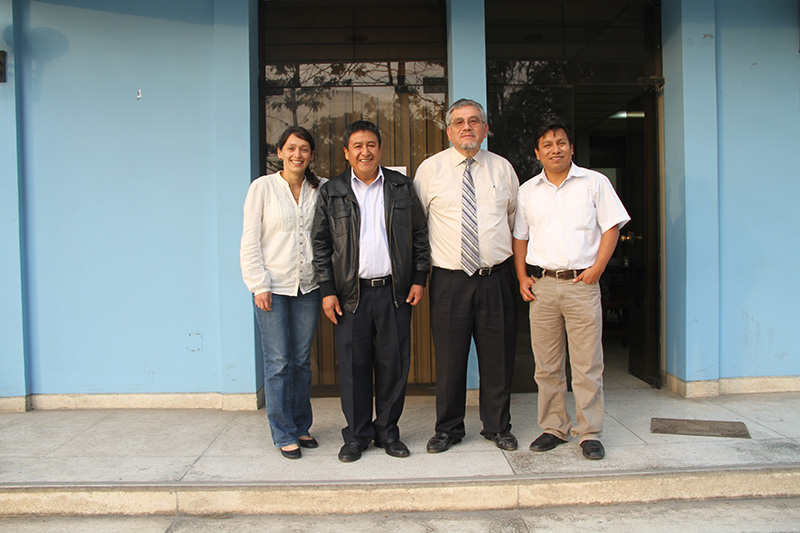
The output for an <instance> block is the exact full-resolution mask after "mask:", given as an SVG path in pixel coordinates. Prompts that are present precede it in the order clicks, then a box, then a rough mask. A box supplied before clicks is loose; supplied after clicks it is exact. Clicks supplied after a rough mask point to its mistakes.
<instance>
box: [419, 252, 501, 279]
mask: <svg viewBox="0 0 800 533" xmlns="http://www.w3.org/2000/svg"><path fill="white" fill-rule="evenodd" d="M511 261H512V259H511V258H510V257H509V258H508V259H506V260H505V261H503V262H502V263H497V264H496V265H494V266H490V267H486V268H479V269H478V270H476V271H475V274H473V275H474V276H491V275H492V274H494V273H495V272H500V271H501V270H503V269H504V268H505V267H507V266H508V265H510V264H511ZM434 268H438V269H439V270H444V271H445V272H450V273H452V274H464V275H465V276H466V275H467V273H466V272H464V271H463V270H451V269H449V268H441V267H434Z"/></svg>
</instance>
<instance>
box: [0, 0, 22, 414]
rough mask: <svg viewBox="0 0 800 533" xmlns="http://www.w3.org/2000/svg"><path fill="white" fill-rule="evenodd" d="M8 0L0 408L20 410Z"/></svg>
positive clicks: (9, 11)
mask: <svg viewBox="0 0 800 533" xmlns="http://www.w3.org/2000/svg"><path fill="white" fill-rule="evenodd" d="M13 27H14V9H13V2H12V0H0V32H2V33H0V50H4V51H6V52H7V53H8V56H7V69H6V81H5V83H0V117H2V119H0V331H2V333H1V334H0V408H3V409H24V406H25V396H26V395H27V385H26V372H25V342H24V339H25V335H24V330H23V309H24V303H23V290H22V262H21V261H22V255H23V254H22V240H21V233H20V219H21V216H20V215H21V213H20V203H21V202H20V200H21V197H20V192H21V188H20V183H21V176H22V169H21V167H20V163H19V162H20V158H19V146H18V144H17V139H18V137H17V135H18V131H19V130H20V128H21V124H20V123H19V120H20V118H19V117H20V115H19V113H18V102H17V99H18V98H19V95H21V94H22V93H21V92H19V91H18V90H17V89H18V88H17V76H16V73H15V65H16V61H15V58H16V53H15V52H16V46H15V43H14V31H13Z"/></svg>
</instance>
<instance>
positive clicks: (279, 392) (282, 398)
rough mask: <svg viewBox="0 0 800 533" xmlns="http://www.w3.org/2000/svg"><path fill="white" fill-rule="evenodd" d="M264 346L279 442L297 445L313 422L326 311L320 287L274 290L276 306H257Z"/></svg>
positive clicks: (266, 386)
mask: <svg viewBox="0 0 800 533" xmlns="http://www.w3.org/2000/svg"><path fill="white" fill-rule="evenodd" d="M253 307H254V308H255V313H256V319H257V320H258V328H259V330H261V346H262V348H263V351H264V398H265V400H266V404H267V419H268V420H269V427H270V430H271V431H272V442H273V443H274V444H275V446H276V447H278V448H280V447H283V446H289V445H290V444H297V442H298V438H299V437H305V436H307V435H308V429H309V428H310V427H311V422H312V414H311V359H310V352H311V343H312V342H314V333H315V331H316V329H317V318H318V316H319V310H320V295H319V289H317V290H314V291H311V292H310V293H308V294H301V293H298V295H297V296H281V295H280V294H274V293H273V294H272V311H262V310H261V309H259V308H258V307H255V305H254V306H253Z"/></svg>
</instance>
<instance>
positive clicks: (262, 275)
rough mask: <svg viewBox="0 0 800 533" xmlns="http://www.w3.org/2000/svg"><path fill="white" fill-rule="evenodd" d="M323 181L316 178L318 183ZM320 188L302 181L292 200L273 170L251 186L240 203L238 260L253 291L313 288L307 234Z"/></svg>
mask: <svg viewBox="0 0 800 533" xmlns="http://www.w3.org/2000/svg"><path fill="white" fill-rule="evenodd" d="M326 181H327V180H326V179H324V178H320V185H322V184H323V183H325V182H326ZM318 192H319V187H317V188H316V189H314V188H312V187H311V185H309V184H308V182H307V181H305V180H303V184H302V187H301V190H300V199H299V201H297V202H295V200H294V196H292V190H291V189H290V188H289V183H288V182H287V181H286V180H285V179H283V178H282V177H281V175H280V174H279V173H278V172H276V173H275V174H269V175H266V176H261V177H260V178H258V179H256V180H254V181H253V183H251V184H250V189H249V190H248V191H247V198H246V199H245V201H244V222H243V228H242V243H241V248H240V252H239V259H240V262H241V267H242V279H244V282H245V285H247V288H248V289H249V290H250V292H252V293H253V294H261V293H263V292H267V291H271V292H273V293H275V294H280V295H283V296H296V295H297V291H298V290H299V291H300V292H301V293H303V294H306V293H308V292H311V291H312V290H314V289H316V288H317V285H315V284H314V283H313V282H312V278H313V275H314V268H313V266H312V264H311V260H312V254H313V252H312V249H311V239H310V237H309V233H310V231H311V223H312V221H313V218H314V206H315V204H316V202H317V193H318Z"/></svg>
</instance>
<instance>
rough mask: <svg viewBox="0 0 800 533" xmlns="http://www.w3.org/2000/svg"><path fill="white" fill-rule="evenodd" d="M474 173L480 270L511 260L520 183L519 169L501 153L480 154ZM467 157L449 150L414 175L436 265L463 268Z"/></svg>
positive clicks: (427, 161) (424, 165)
mask: <svg viewBox="0 0 800 533" xmlns="http://www.w3.org/2000/svg"><path fill="white" fill-rule="evenodd" d="M473 159H474V160H475V163H473V164H472V165H471V166H470V173H471V174H472V179H473V181H474V182H475V197H476V198H477V201H478V206H477V207H478V248H479V250H480V263H481V267H490V266H494V265H497V264H499V263H502V262H503V261H505V260H506V259H508V258H509V257H511V231H512V229H513V227H514V214H515V212H516V209H517V190H518V189H519V179H518V178H517V173H516V172H514V167H512V166H511V163H509V162H508V161H507V160H506V159H504V158H503V157H500V156H499V155H497V154H494V153H492V152H488V151H486V150H480V151H479V152H478V153H477V154H475V156H474V157H473ZM465 161H466V158H465V157H464V156H463V155H462V154H461V153H460V152H459V151H458V150H456V149H455V148H453V147H450V148H448V149H447V150H443V151H441V152H439V153H438V154H435V155H433V156H431V157H429V158H428V159H426V160H425V161H423V162H422V164H420V166H419V168H418V169H417V174H416V175H415V176H414V188H415V189H416V191H417V195H418V196H419V200H420V202H421V203H422V209H423V210H424V211H425V213H426V215H427V217H428V231H429V234H430V241H431V263H432V264H433V266H436V267H440V268H446V269H449V270H461V182H462V180H463V178H464V167H465V165H466V163H465Z"/></svg>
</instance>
